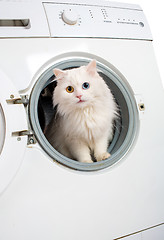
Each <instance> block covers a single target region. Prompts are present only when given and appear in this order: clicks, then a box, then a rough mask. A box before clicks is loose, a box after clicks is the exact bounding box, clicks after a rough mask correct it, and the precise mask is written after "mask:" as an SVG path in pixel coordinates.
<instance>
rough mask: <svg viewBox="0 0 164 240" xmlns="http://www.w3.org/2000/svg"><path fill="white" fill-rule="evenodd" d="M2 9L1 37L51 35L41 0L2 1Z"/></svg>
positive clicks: (0, 17)
mask: <svg viewBox="0 0 164 240" xmlns="http://www.w3.org/2000/svg"><path fill="white" fill-rule="evenodd" d="M0 9H1V11H0V38H6V37H7V38H8V37H12V38H13V37H47V36H49V30H48V24H47V20H46V16H45V13H44V9H43V6H42V4H41V2H20V1H19V2H0Z"/></svg>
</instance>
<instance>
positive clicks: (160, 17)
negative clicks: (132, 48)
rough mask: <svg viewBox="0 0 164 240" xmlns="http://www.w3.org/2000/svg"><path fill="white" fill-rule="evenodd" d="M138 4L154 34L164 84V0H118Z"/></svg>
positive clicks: (154, 43) (155, 48)
mask: <svg viewBox="0 0 164 240" xmlns="http://www.w3.org/2000/svg"><path fill="white" fill-rule="evenodd" d="M117 2H124V3H132V4H138V5H140V6H141V8H142V9H143V11H144V14H145V16H146V18H147V20H148V23H149V26H150V29H151V32H152V35H153V45H154V51H155V55H156V60H157V64H158V68H159V72H160V76H161V80H162V82H163V86H164V1H163V0H117Z"/></svg>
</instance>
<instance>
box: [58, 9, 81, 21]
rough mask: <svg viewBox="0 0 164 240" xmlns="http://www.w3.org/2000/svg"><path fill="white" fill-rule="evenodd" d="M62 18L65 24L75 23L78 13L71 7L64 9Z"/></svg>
mask: <svg viewBox="0 0 164 240" xmlns="http://www.w3.org/2000/svg"><path fill="white" fill-rule="evenodd" d="M62 19H63V21H64V22H65V23H66V24H69V25H75V24H76V23H77V20H78V15H77V13H76V12H75V11H73V10H72V9H68V10H64V12H63V14H62Z"/></svg>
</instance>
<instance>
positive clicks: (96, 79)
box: [46, 60, 117, 163]
mask: <svg viewBox="0 0 164 240" xmlns="http://www.w3.org/2000/svg"><path fill="white" fill-rule="evenodd" d="M54 73H55V75H56V77H57V87H56V88H55V90H54V94H53V105H54V107H55V106H56V105H57V113H58V114H57V117H56V118H54V119H52V121H51V123H50V124H49V126H48V128H47V130H46V137H47V139H48V140H49V142H50V143H51V144H52V145H53V147H54V148H55V149H56V150H58V151H59V152H60V153H62V154H63V155H65V156H67V157H69V158H72V159H76V160H78V161H80V162H87V163H91V162H92V157H91V154H94V157H95V158H96V160H97V161H100V160H103V159H106V158H108V157H109V156H110V154H109V153H108V152H107V148H108V143H109V140H111V139H112V135H113V120H114V119H115V118H116V115H117V108H116V104H115V101H114V99H113V95H112V94H111V91H110V89H109V88H108V87H107V85H106V83H105V81H104V80H103V79H102V78H101V77H100V76H99V74H98V73H97V71H96V61H95V60H93V61H91V62H90V63H89V64H88V65H87V66H82V67H80V68H76V69H72V70H66V71H61V70H59V69H55V70H54ZM84 82H88V83H89V84H90V87H89V88H88V89H85V90H84V89H83V88H82V84H83V83H84ZM68 86H72V87H73V88H74V92H72V93H68V92H67V91H66V88H67V87H68ZM79 95H82V97H81V100H83V101H84V102H79V98H77V96H79Z"/></svg>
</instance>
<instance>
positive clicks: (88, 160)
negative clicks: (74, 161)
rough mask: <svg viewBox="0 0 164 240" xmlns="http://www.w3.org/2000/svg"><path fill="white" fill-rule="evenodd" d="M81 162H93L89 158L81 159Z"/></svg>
mask: <svg viewBox="0 0 164 240" xmlns="http://www.w3.org/2000/svg"><path fill="white" fill-rule="evenodd" d="M81 162H83V163H93V161H92V160H91V159H86V160H85V159H83V160H82V161H81Z"/></svg>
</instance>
